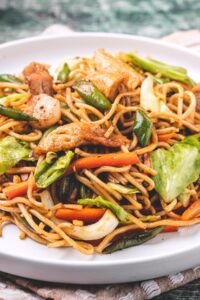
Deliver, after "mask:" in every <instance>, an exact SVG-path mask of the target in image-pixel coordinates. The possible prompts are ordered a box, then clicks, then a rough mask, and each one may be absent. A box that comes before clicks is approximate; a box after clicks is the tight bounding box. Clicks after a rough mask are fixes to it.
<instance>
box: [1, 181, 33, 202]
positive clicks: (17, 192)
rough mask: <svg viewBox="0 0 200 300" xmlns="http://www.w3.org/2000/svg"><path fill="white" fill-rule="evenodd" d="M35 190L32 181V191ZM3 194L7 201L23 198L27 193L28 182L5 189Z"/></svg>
mask: <svg viewBox="0 0 200 300" xmlns="http://www.w3.org/2000/svg"><path fill="white" fill-rule="evenodd" d="M36 188H37V186H36V183H35V181H32V189H33V190H35V189H36ZM3 191H4V193H5V195H6V197H7V198H8V199H13V198H15V197H20V196H23V195H25V194H26V193H27V191H28V180H27V181H23V182H20V183H17V184H14V185H11V186H8V187H6V188H5V189H4V190H3Z"/></svg>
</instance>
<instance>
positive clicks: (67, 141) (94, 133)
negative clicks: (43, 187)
mask: <svg viewBox="0 0 200 300" xmlns="http://www.w3.org/2000/svg"><path fill="white" fill-rule="evenodd" d="M104 134H105V130H104V129H102V128H101V127H99V126H98V125H95V124H91V123H71V124H67V125H64V126H60V127H59V128H57V129H55V130H54V131H52V132H51V133H50V134H49V135H48V136H47V137H46V138H45V139H43V140H42V142H41V143H40V144H39V145H38V146H37V147H36V148H35V149H34V153H35V154H36V155H40V154H42V153H46V152H49V151H53V152H58V151H65V150H69V149H73V148H75V147H78V146H81V145H103V146H106V147H120V146H122V145H123V144H126V143H129V141H128V139H127V138H125V137H123V136H122V135H119V134H113V135H112V136H111V137H110V138H105V137H104Z"/></svg>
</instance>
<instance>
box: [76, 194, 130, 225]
mask: <svg viewBox="0 0 200 300" xmlns="http://www.w3.org/2000/svg"><path fill="white" fill-rule="evenodd" d="M78 204H81V205H89V206H97V207H105V208H109V209H110V210H111V211H112V212H113V213H114V214H115V215H116V216H117V218H118V219H119V220H120V221H121V222H123V223H130V221H129V217H128V213H127V212H126V211H125V209H123V208H122V207H121V206H119V205H117V204H115V203H112V202H110V201H108V200H104V199H103V198H102V197H100V196H99V197H96V198H95V199H90V198H86V199H79V200H78Z"/></svg>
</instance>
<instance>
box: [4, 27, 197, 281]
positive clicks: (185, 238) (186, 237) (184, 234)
mask: <svg viewBox="0 0 200 300" xmlns="http://www.w3.org/2000/svg"><path fill="white" fill-rule="evenodd" d="M98 48H105V49H106V50H108V51H111V52H113V53H114V52H117V51H120V50H121V51H131V50H136V51H138V52H139V53H141V54H145V55H149V56H152V57H154V58H157V59H160V60H163V61H166V62H168V63H170V64H175V65H180V66H183V67H186V68H187V69H188V71H189V74H190V75H191V77H193V78H194V79H196V80H199V81H200V55H198V54H196V53H192V52H190V51H188V50H186V49H183V48H180V47H176V46H171V45H168V44H164V43H161V42H159V41H155V40H151V39H147V38H141V37H133V36H128V35H117V34H103V33H102V34H101V33H100V34H96V33H84V34H83V33H77V34H74V33H73V34H70V35H68V36H58V37H42V38H31V39H25V40H21V41H16V42H11V43H7V44H4V45H1V46H0V73H4V72H5V73H9V72H11V73H12V72H18V71H21V70H22V69H23V67H24V66H26V65H27V64H28V63H30V62H31V61H34V60H35V61H39V62H42V63H49V64H54V63H57V62H59V61H60V60H61V59H63V58H65V57H66V56H77V55H80V56H84V55H85V56H88V55H92V54H93V53H94V51H95V50H96V49H98ZM199 229H200V228H199V226H193V227H191V228H185V229H181V230H179V232H178V233H169V234H162V235H159V236H158V237H156V238H155V239H153V240H152V241H150V242H148V243H146V244H144V245H141V246H138V247H134V248H129V249H126V250H123V251H119V252H116V253H114V254H111V255H93V256H84V255H82V254H80V253H78V252H76V251H74V250H73V249H48V248H47V247H45V246H42V245H39V244H37V243H36V242H33V241H31V240H30V239H26V240H25V241H20V240H19V238H18V236H19V231H18V229H17V228H16V227H15V226H13V225H8V226H6V227H5V230H4V234H3V237H2V238H0V270H1V271H5V272H9V273H12V274H16V275H21V276H25V277H29V278H34V279H41V280H48V281H55V282H66V283H82V284H100V283H117V282H127V281H135V280H142V279H148V278H153V277H158V276H162V275H167V274H170V273H173V272H178V271H181V270H184V269H186V268H189V267H192V266H195V265H197V264H199V263H200V230H199Z"/></svg>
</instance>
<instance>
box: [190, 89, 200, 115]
mask: <svg viewBox="0 0 200 300" xmlns="http://www.w3.org/2000/svg"><path fill="white" fill-rule="evenodd" d="M192 92H193V93H194V94H195V97H196V100H197V106H196V111H197V112H199V113H200V84H197V85H195V86H194V87H193V89H192Z"/></svg>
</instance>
